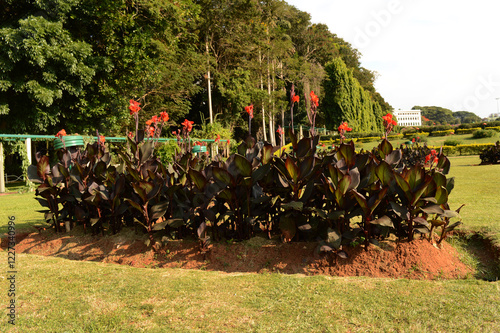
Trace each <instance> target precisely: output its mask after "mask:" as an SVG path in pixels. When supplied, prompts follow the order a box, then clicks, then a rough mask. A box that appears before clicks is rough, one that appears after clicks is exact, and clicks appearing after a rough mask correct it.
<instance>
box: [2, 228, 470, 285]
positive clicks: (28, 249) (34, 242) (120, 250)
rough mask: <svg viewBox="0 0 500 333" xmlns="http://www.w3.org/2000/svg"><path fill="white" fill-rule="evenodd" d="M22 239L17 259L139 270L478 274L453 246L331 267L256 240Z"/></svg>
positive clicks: (393, 252)
mask: <svg viewBox="0 0 500 333" xmlns="http://www.w3.org/2000/svg"><path fill="white" fill-rule="evenodd" d="M23 236H25V237H20V238H19V243H18V244H17V245H16V251H17V252H18V253H20V252H24V253H32V254H38V255H45V256H57V257H63V258H67V259H72V260H87V261H102V262H108V263H118V264H124V265H131V266H135V267H155V268H160V267H178V268H187V269H205V270H217V271H224V272H265V271H275V272H282V273H287V274H295V273H300V274H305V275H318V274H322V275H331V276H369V277H390V278H410V279H435V278H448V279H452V278H453V279H454V278H464V277H466V276H470V275H471V274H473V270H472V269H471V268H469V267H467V266H466V265H464V264H463V263H462V262H460V260H459V257H458V254H457V252H456V250H455V249H454V248H453V247H451V246H450V245H449V244H447V243H444V244H442V248H440V249H438V248H436V247H434V246H433V245H431V244H430V243H429V242H428V241H427V240H415V241H413V242H401V243H396V242H386V243H384V244H383V245H382V247H383V249H382V248H378V247H375V246H370V247H369V248H368V251H365V250H364V249H363V248H361V247H357V248H344V250H345V251H346V252H347V253H348V255H349V257H348V258H347V259H340V258H339V259H338V260H337V262H336V263H334V262H333V263H331V264H330V262H329V261H328V260H327V258H325V257H323V256H320V255H318V254H316V251H315V249H316V244H314V243H290V244H280V243H277V242H272V241H268V240H264V239H262V238H257V237H256V238H254V239H252V240H250V241H247V242H246V243H245V244H213V245H212V246H211V248H210V250H209V251H208V252H207V253H201V252H200V248H199V244H198V243H197V242H189V241H169V242H168V244H167V245H165V246H163V247H162V248H161V249H160V250H158V251H156V252H155V251H153V250H151V249H150V248H148V247H147V246H146V245H145V244H144V242H143V240H141V239H137V237H136V238H135V239H134V237H132V239H131V237H126V236H120V235H116V236H109V237H92V236H70V235H64V236H60V235H54V234H53V233H52V232H49V231H45V232H43V233H41V234H39V233H32V234H29V235H27V236H26V235H23ZM2 247H4V244H3V242H2Z"/></svg>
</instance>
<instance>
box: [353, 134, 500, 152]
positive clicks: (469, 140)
mask: <svg viewBox="0 0 500 333" xmlns="http://www.w3.org/2000/svg"><path fill="white" fill-rule="evenodd" d="M426 139H427V145H428V146H438V147H439V146H442V145H444V142H445V141H446V140H448V139H453V140H457V141H460V144H463V145H468V144H476V143H495V142H497V141H498V140H500V135H499V134H498V133H496V134H495V136H493V137H491V138H482V139H474V138H473V137H472V134H460V135H450V136H428V137H426ZM407 141H408V139H399V140H394V139H391V144H392V145H393V146H394V147H399V146H400V145H401V144H404V143H405V142H407ZM379 143H380V140H379V141H371V142H364V143H363V142H356V148H357V149H361V148H363V149H364V150H371V149H372V148H373V147H376V146H378V145H379Z"/></svg>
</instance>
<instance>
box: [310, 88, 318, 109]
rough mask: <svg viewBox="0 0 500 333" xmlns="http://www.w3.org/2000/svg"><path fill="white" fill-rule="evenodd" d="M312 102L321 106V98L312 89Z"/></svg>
mask: <svg viewBox="0 0 500 333" xmlns="http://www.w3.org/2000/svg"><path fill="white" fill-rule="evenodd" d="M310 96H311V102H312V103H313V104H314V105H315V106H316V107H318V106H319V98H318V96H316V94H315V93H314V91H312V90H311V94H310Z"/></svg>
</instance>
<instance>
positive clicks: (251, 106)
mask: <svg viewBox="0 0 500 333" xmlns="http://www.w3.org/2000/svg"><path fill="white" fill-rule="evenodd" d="M245 111H246V113H248V115H249V116H250V119H252V118H253V104H252V105H249V106H245Z"/></svg>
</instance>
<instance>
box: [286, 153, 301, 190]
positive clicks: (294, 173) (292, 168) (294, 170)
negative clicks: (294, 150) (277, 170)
mask: <svg viewBox="0 0 500 333" xmlns="http://www.w3.org/2000/svg"><path fill="white" fill-rule="evenodd" d="M285 168H286V170H287V172H288V175H289V176H290V178H291V180H292V181H293V183H294V184H297V180H298V178H299V168H298V167H297V164H296V163H295V161H294V160H293V158H292V157H288V158H287V159H286V161H285Z"/></svg>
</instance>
